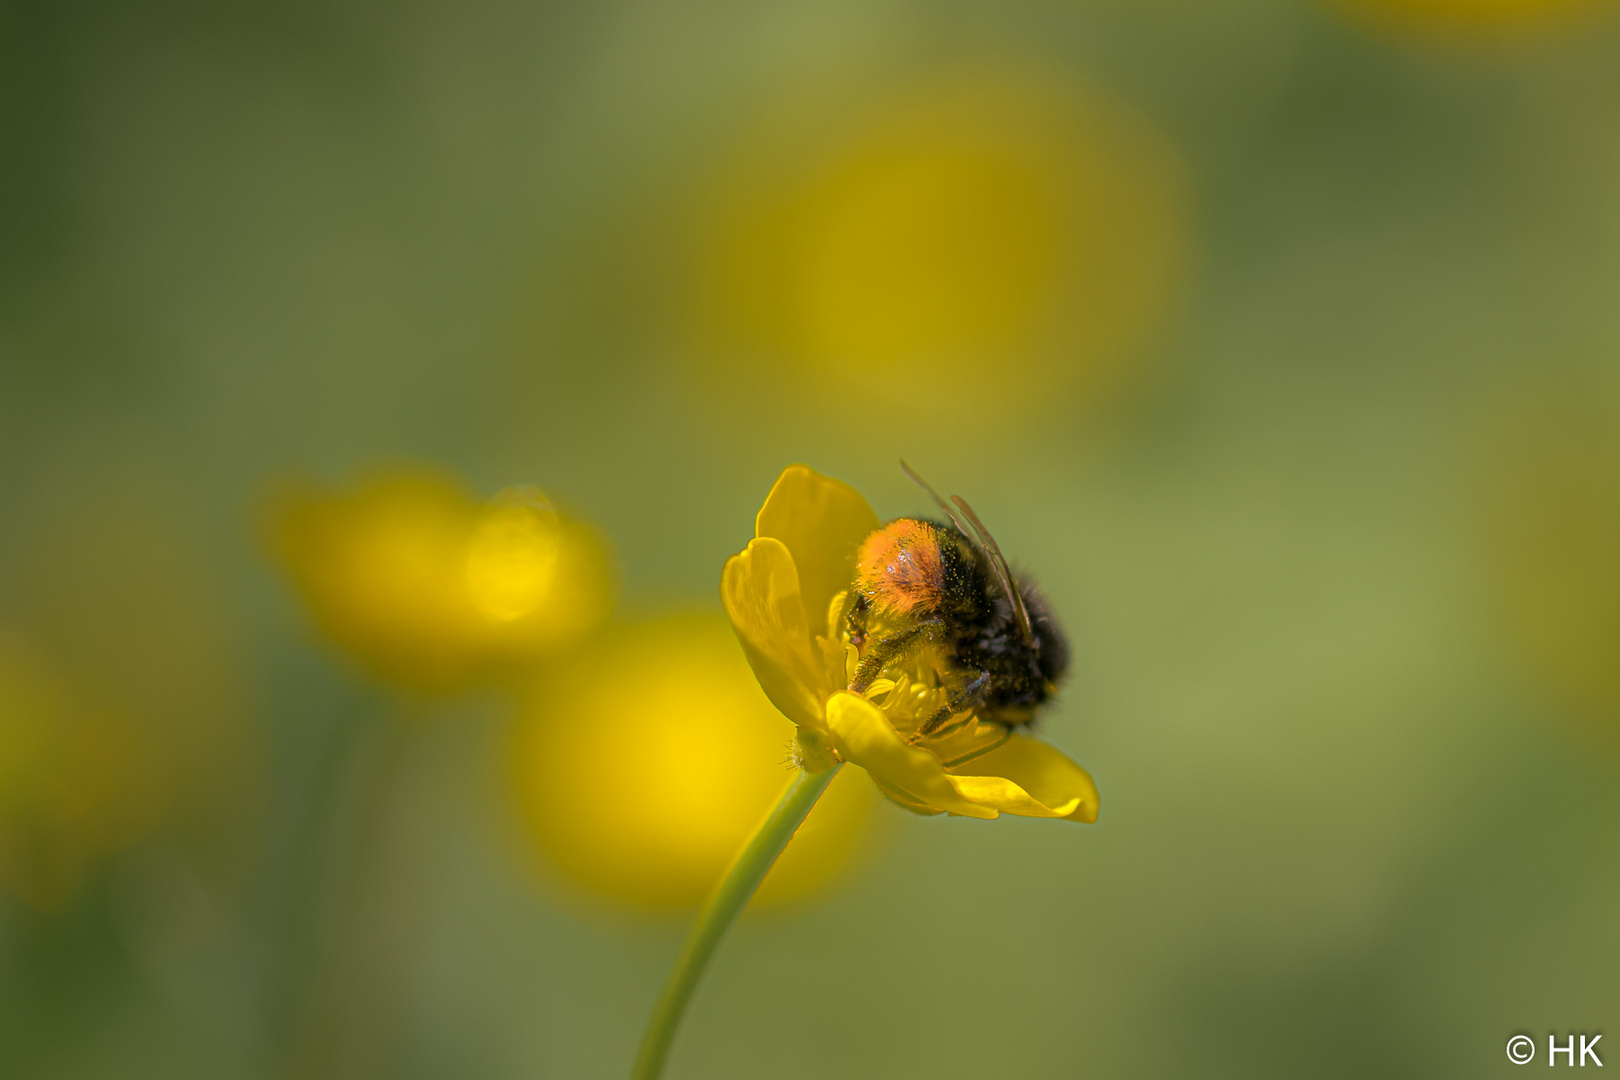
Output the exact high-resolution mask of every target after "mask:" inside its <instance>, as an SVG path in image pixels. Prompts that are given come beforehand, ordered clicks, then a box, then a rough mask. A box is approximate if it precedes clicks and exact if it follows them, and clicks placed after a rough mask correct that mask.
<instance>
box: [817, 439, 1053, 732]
mask: <svg viewBox="0 0 1620 1080" xmlns="http://www.w3.org/2000/svg"><path fill="white" fill-rule="evenodd" d="M900 467H901V468H902V469H903V470H905V473H906V475H907V476H908V477H910V478H911V479H912V481H913V482H914V483H916V484H917V485H918V486H919V487H921V488H922V489H923V490H924V491H926V492H928V494H929V495H930V496H932V497H933V499H934V501H935V502H936V503H937V504H938V505H939V508H940V510H942V511H943V512H944V514H945V517H946V519H947V520H948V522H949V524H946V523H944V522H939V521H933V520H929V519H927V518H897V519H896V520H894V521H891V522H889V523H888V524H887V525H884V526H883V527H882V528H880V529H878V530H877V531H876V532H873V533H872V534H871V535H869V536H867V538H866V539H865V540H863V541H862V542H861V546H860V549H859V551H858V553H857V556H856V564H855V583H854V590H853V592H854V602H853V603H852V604H851V605H850V607H849V610H848V615H847V616H846V622H847V629H848V632H849V641H850V643H851V644H852V645H854V646H855V648H856V649H857V651H858V652H859V655H860V662H859V664H858V665H857V666H856V670H855V677H854V678H853V679H852V680H851V681H850V684H849V689H850V690H852V691H854V692H856V693H865V692H866V690H867V688H868V687H870V686H871V685H872V683H873V682H874V681H876V680H877V678H878V677H879V675H880V674H882V672H883V670H884V669H885V668H886V667H888V666H889V665H891V664H894V663H896V662H899V661H901V660H903V659H905V658H906V657H907V656H908V655H910V654H911V653H912V652H914V651H916V650H920V649H922V648H924V647H926V646H930V645H931V646H933V647H934V648H935V649H936V650H937V652H938V653H939V654H941V655H942V657H943V664H942V665H941V667H942V670H941V671H940V675H941V676H942V680H943V681H942V685H946V686H948V687H949V696H948V698H947V699H946V701H945V703H944V704H943V705H940V706H939V707H938V708H937V709H936V711H935V712H934V713H933V714H932V715H930V716H928V717H927V719H925V720H924V721H923V723H922V725H921V726H920V727H919V728H918V729H917V731H916V733H915V735H914V736H913V738H914V740H915V739H921V738H925V737H927V736H929V735H932V734H934V733H935V732H936V731H937V730H938V729H939V728H940V727H941V725H943V724H944V723H945V721H946V720H948V719H949V718H950V717H952V716H955V715H957V714H959V713H962V712H966V711H970V710H971V711H975V712H976V713H977V714H978V716H979V718H980V719H981V720H987V721H991V722H994V723H998V724H1002V725H1004V726H1006V727H1008V728H1011V727H1014V726H1017V725H1019V724H1028V723H1030V722H1031V721H1032V720H1033V719H1034V718H1035V712H1036V710H1037V709H1038V708H1040V706H1041V705H1042V704H1043V703H1045V701H1046V700H1047V699H1048V698H1049V697H1051V696H1052V694H1054V693H1055V692H1056V691H1057V684H1058V682H1059V681H1060V680H1061V679H1062V678H1063V675H1064V673H1065V672H1066V671H1067V669H1068V666H1069V644H1068V641H1067V640H1066V639H1065V638H1064V636H1063V631H1062V630H1061V629H1059V627H1058V625H1057V621H1056V619H1054V618H1053V616H1052V612H1051V610H1050V609H1049V608H1048V607H1047V604H1046V600H1045V598H1043V597H1042V596H1041V594H1040V592H1039V591H1038V590H1037V589H1036V588H1035V586H1034V585H1033V584H1031V583H1030V582H1028V581H1019V580H1018V579H1017V578H1015V577H1014V576H1013V573H1012V569H1011V568H1010V567H1009V566H1008V565H1007V560H1006V558H1005V557H1004V556H1003V555H1002V553H1001V548H1000V547H999V546H998V545H997V544H996V541H995V538H994V537H992V536H991V535H990V532H989V530H988V529H986V528H985V527H984V522H982V521H980V520H979V515H978V514H976V513H974V512H973V508H972V507H971V506H969V505H968V504H967V501H966V500H964V499H963V498H962V497H961V496H960V495H955V496H952V497H951V502H950V503H947V502H946V501H945V500H944V499H942V498H940V496H939V494H938V493H937V492H935V491H934V489H933V488H931V487H929V486H928V484H927V483H926V482H925V481H924V480H923V479H922V478H921V477H919V476H918V475H917V474H916V473H914V472H912V471H911V468H910V467H909V466H908V465H906V463H905V462H904V461H902V462H901V463H900ZM953 504H954V505H953ZM964 520H965V521H966V523H967V527H964V525H963V522H964ZM968 527H971V528H972V530H973V531H972V532H971V533H969V531H968Z"/></svg>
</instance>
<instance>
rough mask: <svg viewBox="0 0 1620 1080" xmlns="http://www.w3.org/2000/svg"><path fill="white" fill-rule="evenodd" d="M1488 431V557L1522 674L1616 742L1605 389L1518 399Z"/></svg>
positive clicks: (1619, 526)
mask: <svg viewBox="0 0 1620 1080" xmlns="http://www.w3.org/2000/svg"><path fill="white" fill-rule="evenodd" d="M1518 398H1519V400H1516V401H1515V403H1514V405H1513V407H1512V409H1511V411H1509V412H1507V413H1506V414H1505V415H1504V416H1503V417H1501V418H1500V419H1499V420H1498V421H1497V424H1496V426H1495V428H1494V430H1493V431H1492V432H1491V434H1492V437H1493V445H1492V446H1491V447H1490V456H1489V457H1488V458H1487V463H1488V467H1489V469H1488V473H1487V476H1488V487H1487V488H1486V491H1487V494H1488V499H1489V502H1488V503H1487V506H1486V510H1487V513H1488V517H1487V518H1486V521H1487V523H1488V525H1489V533H1488V535H1487V540H1488V548H1487V550H1488V552H1489V555H1490V557H1491V564H1490V568H1491V570H1492V571H1494V578H1495V581H1494V584H1495V586H1496V592H1497V598H1498V601H1499V604H1500V607H1501V608H1502V611H1503V614H1504V615H1505V616H1506V617H1507V622H1508V628H1509V629H1510V631H1511V633H1512V634H1513V636H1514V638H1516V639H1517V640H1516V644H1517V645H1518V647H1519V651H1520V656H1521V657H1522V659H1523V660H1524V661H1526V666H1527V667H1528V669H1529V673H1530V674H1531V676H1532V677H1533V678H1534V679H1535V680H1536V681H1537V682H1538V683H1539V684H1540V685H1541V687H1542V688H1543V689H1544V690H1545V691H1547V692H1548V693H1550V695H1551V696H1553V697H1554V698H1555V699H1556V700H1558V701H1559V702H1560V703H1562V704H1563V705H1565V706H1566V707H1567V708H1569V709H1570V710H1571V711H1572V712H1573V713H1574V714H1575V715H1577V716H1580V717H1583V718H1585V719H1586V720H1588V721H1589V722H1591V723H1593V724H1596V725H1598V726H1599V728H1600V729H1606V730H1607V731H1608V732H1609V733H1610V736H1611V737H1612V736H1613V735H1615V734H1620V435H1617V434H1616V431H1617V430H1620V427H1617V422H1616V421H1617V418H1616V410H1615V407H1614V405H1613V402H1614V400H1615V398H1614V396H1613V391H1612V390H1611V389H1608V388H1606V387H1601V386H1599V387H1594V386H1588V385H1585V384H1577V386H1576V387H1573V388H1564V389H1558V390H1553V389H1551V388H1542V389H1540V390H1537V391H1520V393H1519V394H1518Z"/></svg>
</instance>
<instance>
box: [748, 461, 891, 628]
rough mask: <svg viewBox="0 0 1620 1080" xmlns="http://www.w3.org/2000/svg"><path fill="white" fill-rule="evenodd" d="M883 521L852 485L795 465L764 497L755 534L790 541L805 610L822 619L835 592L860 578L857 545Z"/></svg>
mask: <svg viewBox="0 0 1620 1080" xmlns="http://www.w3.org/2000/svg"><path fill="white" fill-rule="evenodd" d="M880 524H882V523H881V522H880V521H878V517H877V515H876V514H874V513H873V512H872V508H871V507H870V506H868V505H867V502H866V500H865V499H863V498H862V497H861V493H860V492H858V491H856V490H855V489H854V488H852V487H850V486H849V485H848V484H846V483H844V482H843V481H841V480H834V479H833V478H832V477H830V476H823V475H821V474H820V473H818V472H816V471H815V470H814V469H812V468H810V467H809V466H808V465H790V466H788V467H787V468H786V469H783V470H782V475H781V476H779V477H777V478H776V485H775V486H774V487H772V488H771V493H770V494H769V495H767V496H766V497H765V505H764V506H762V507H760V509H759V517H758V518H756V519H755V521H754V535H755V536H773V537H775V538H776V539H778V540H780V541H782V543H783V544H785V545H787V549H788V551H790V552H792V554H793V563H794V565H795V566H797V567H798V568H799V592H800V594H801V595H802V596H803V597H804V610H805V611H808V612H814V613H815V615H816V617H817V618H820V617H821V614H822V612H824V611H826V610H827V607H828V605H829V604H830V603H831V602H832V598H833V596H835V595H836V594H837V593H838V592H839V591H840V590H842V589H847V588H849V586H850V582H852V581H853V580H854V579H855V549H856V548H858V547H860V543H861V541H862V540H864V539H866V537H867V535H868V534H870V533H871V532H872V531H873V530H874V529H876V528H877V527H878V526H879V525H880ZM817 630H818V632H819V630H820V628H819V627H818V628H817Z"/></svg>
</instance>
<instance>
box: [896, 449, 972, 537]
mask: <svg viewBox="0 0 1620 1080" xmlns="http://www.w3.org/2000/svg"><path fill="white" fill-rule="evenodd" d="M900 469H901V471H902V472H904V473H905V474H906V475H907V476H909V477H910V478H911V482H912V483H913V484H916V485H917V486H918V487H920V488H922V489H923V490H924V491H926V492H928V494H929V495H930V496H932V497H933V500H934V501H935V502H936V503H938V504H939V508H940V509H941V510H943V511H945V516H946V517H948V518H950V519H951V524H952V525H955V526H956V531H957V532H959V533H961V534H962V535H963V536H965V537H967V538H968V539H969V540H971V539H973V534H972V533H970V532H968V531H967V529H966V528H965V527H963V525H962V519H961V518H959V517H957V516H956V511H955V510H952V509H951V504H950V503H948V502H946V501H945V500H944V499H942V498H940V495H939V492H937V491H935V490H934V489H933V488H931V487H929V486H928V481H926V480H924V479H923V478H922V477H920V476H918V475H917V474H916V473H914V472H912V471H911V466H910V465H907V464H906V459H905V458H901V459H900Z"/></svg>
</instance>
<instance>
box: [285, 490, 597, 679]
mask: <svg viewBox="0 0 1620 1080" xmlns="http://www.w3.org/2000/svg"><path fill="white" fill-rule="evenodd" d="M272 518H273V524H272V526H271V528H272V533H273V537H274V539H273V543H274V546H275V550H276V552H277V554H278V555H279V556H280V558H281V560H282V561H283V563H284V565H285V566H286V567H287V570H288V572H289V574H290V575H291V576H292V579H293V581H294V582H295V584H296V585H297V586H298V589H299V591H300V593H301V595H302V596H303V598H304V601H305V603H306V604H307V605H308V607H309V609H310V612H311V614H312V615H313V616H314V618H315V620H316V622H317V623H318V624H319V626H320V628H321V630H322V631H323V632H324V633H325V634H326V636H327V637H328V638H329V639H330V640H331V641H332V642H333V643H334V644H336V645H338V646H339V647H340V648H342V649H343V650H344V651H346V652H348V653H349V654H350V655H352V656H354V657H355V658H357V659H359V660H360V661H361V662H362V663H363V664H364V665H365V666H366V667H367V668H368V669H369V670H370V671H371V672H372V673H373V674H374V675H376V676H377V677H379V678H381V679H383V680H384V681H385V682H389V683H391V684H394V685H396V686H400V687H403V688H406V689H409V690H414V691H421V692H442V691H446V690H452V689H457V688H460V687H464V686H467V685H469V684H470V683H472V682H474V681H476V680H478V679H480V678H487V677H490V676H491V675H493V674H495V673H498V672H500V671H501V670H503V669H507V670H509V669H511V668H512V667H513V666H514V665H516V664H521V663H522V662H525V661H533V660H534V659H536V658H538V657H541V656H544V655H546V654H547V653H550V652H554V651H556V650H557V649H559V648H561V647H563V646H566V645H568V644H570V643H572V642H574V641H577V640H578V639H579V638H581V637H582V636H583V635H585V634H587V633H589V632H590V631H591V630H592V629H594V628H595V627H596V626H597V625H598V624H600V623H601V621H602V620H603V619H604V618H606V616H607V614H608V612H609V610H610V606H611V602H612V574H611V570H610V566H609V562H608V555H607V550H606V547H605V546H604V543H603V540H602V539H601V537H600V534H598V533H597V531H596V530H595V529H593V528H592V527H591V526H589V525H586V524H584V523H582V522H579V521H574V520H571V519H569V518H565V517H563V516H561V515H559V514H558V513H557V511H556V510H554V509H553V508H552V506H551V504H550V503H549V502H548V501H547V500H546V499H545V497H544V496H542V495H541V494H540V493H539V492H537V491H535V490H533V489H531V488H509V489H507V490H506V491H503V492H501V493H500V494H499V495H497V496H496V497H495V498H494V499H493V500H492V501H491V502H490V503H488V504H487V505H483V506H480V505H479V504H478V503H477V502H476V501H474V500H473V498H472V497H471V496H469V495H468V494H467V492H466V491H465V489H464V488H463V487H462V486H461V485H460V484H458V483H456V482H455V481H454V480H453V479H451V478H449V477H448V476H445V475H443V474H440V473H435V472H429V471H416V472H406V471H400V472H393V473H387V474H379V475H377V476H375V477H373V478H372V479H370V480H368V481H366V482H364V483H363V484H361V485H360V486H359V487H357V488H355V489H354V490H352V491H347V492H339V493H327V492H320V491H316V490H313V489H309V488H287V489H285V490H283V491H282V492H281V494H280V495H279V497H278V498H277V499H276V501H275V505H274V507H273V510H272Z"/></svg>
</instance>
